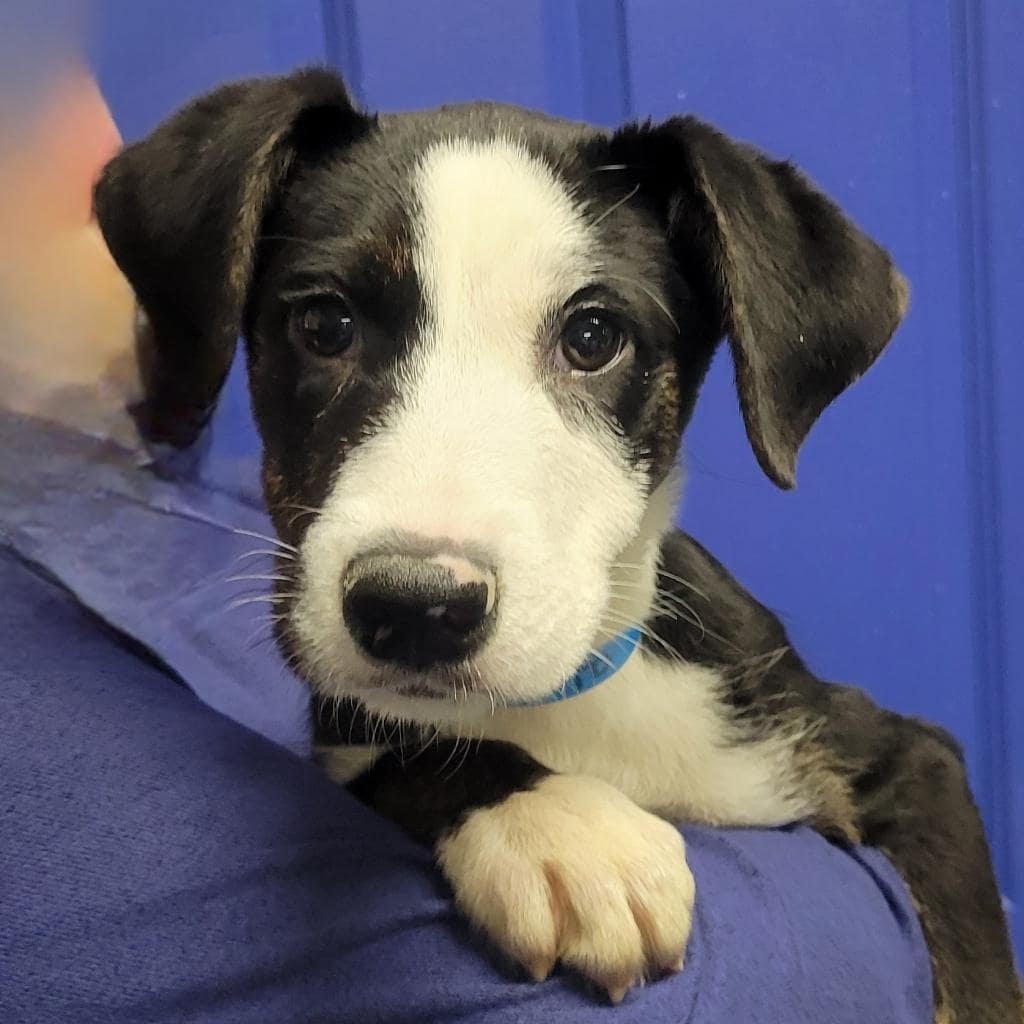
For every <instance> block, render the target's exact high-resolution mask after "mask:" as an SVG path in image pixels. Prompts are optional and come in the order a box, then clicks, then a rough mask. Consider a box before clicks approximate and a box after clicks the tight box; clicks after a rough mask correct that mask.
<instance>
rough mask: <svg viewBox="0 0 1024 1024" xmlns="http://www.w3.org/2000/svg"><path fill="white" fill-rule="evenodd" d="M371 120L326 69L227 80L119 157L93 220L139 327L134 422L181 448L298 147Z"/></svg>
mask: <svg viewBox="0 0 1024 1024" xmlns="http://www.w3.org/2000/svg"><path fill="white" fill-rule="evenodd" d="M372 124H373V120H372V119H371V118H368V117H367V116H365V115H363V114H361V113H359V112H357V111H356V110H355V108H354V107H353V105H352V103H351V101H350V99H349V97H348V93H347V92H346V90H345V86H344V83H343V82H342V81H341V79H339V78H338V77H337V76H336V75H334V74H333V73H331V72H329V71H326V70H320V69H309V70H306V71H300V72H297V73H296V74H293V75H290V76H288V77H287V78H268V79H254V80H252V81H246V82H238V83H235V84H232V85H226V86H223V87H221V88H220V89H217V90H216V91H214V92H212V93H210V94H209V95H207V96H204V97H202V98H200V99H198V100H196V101H195V102H193V103H191V104H190V105H189V106H187V107H185V108H184V109H182V110H181V111H180V112H178V113H177V114H175V115H174V116H173V117H171V118H170V119H169V120H167V121H165V122H164V123H163V124H162V125H160V126H159V127H158V128H157V129H156V130H155V131H154V132H153V133H152V134H151V135H149V136H147V137H146V138H145V139H143V140H142V141H141V142H137V143H135V144H134V145H132V146H129V147H128V148H127V149H125V150H123V151H122V152H121V153H120V154H119V155H118V156H116V157H115V158H114V159H113V160H112V161H111V162H110V163H109V164H108V165H107V167H106V169H105V170H104V172H103V175H102V177H101V178H100V181H99V183H98V184H97V186H96V190H95V196H94V201H95V209H96V214H97V217H98V219H99V224H100V228H101V230H102V231H103V235H104V237H105V238H106V241H107V245H108V246H109V247H110V251H111V253H112V254H113V256H114V259H115V260H116V261H117V264H118V266H120V268H121V270H122V271H123V272H124V274H125V276H126V277H127V278H128V280H129V282H130V283H131V285H132V287H133V288H134V290H135V294H136V296H137V297H138V300H139V304H140V305H141V307H142V309H143V311H144V312H145V314H146V319H147V320H148V326H146V328H145V329H144V330H143V331H141V332H140V336H139V346H140V352H139V356H140V363H141V367H142V374H143V382H144V385H145V395H146V397H145V399H144V400H143V402H142V403H141V404H140V406H139V407H138V408H136V409H135V410H134V411H135V414H136V418H137V419H138V420H139V423H140V427H141V429H142V431H143V434H144V435H145V436H146V437H147V438H148V439H149V440H152V441H165V442H170V443H172V444H175V445H177V446H179V447H182V446H184V445H186V444H189V443H191V441H193V440H194V439H195V438H196V436H197V435H198V434H199V432H200V431H201V430H202V427H203V425H204V424H205V422H206V420H207V419H208V418H209V414H210V411H211V410H212V407H213V404H214V402H215V400H216V397H217V393H218V391H219V390H220V387H221V384H222V383H223V381H224V377H225V375H226V374H227V371H228V368H229V367H230V365H231V360H232V357H233V355H234V350H235V343H236V339H237V335H238V332H239V328H240V323H241V318H242V312H243V309H244V306H245V301H246V296H247V292H248V289H249V283H250V279H251V276H252V272H253V263H254V257H255V249H256V245H257V242H258V238H259V233H260V226H261V224H262V222H263V219H264V217H265V215H266V213H267V211H268V209H269V207H270V205H271V203H272V202H273V201H274V198H275V197H276V195H277V194H278V193H279V191H280V189H281V187H282V185H283V184H284V182H285V180H286V178H287V175H288V172H289V169H290V167H291V166H292V164H293V163H294V162H295V160H296V159H302V158H303V157H304V156H307V155H312V154H313V153H315V152H320V151H322V150H323V149H324V148H325V147H330V146H333V145H335V144H344V143H345V142H347V141H351V140H352V139H353V138H355V137H357V136H358V135H359V134H361V133H362V132H364V131H366V130H367V128H369V127H370V126H372Z"/></svg>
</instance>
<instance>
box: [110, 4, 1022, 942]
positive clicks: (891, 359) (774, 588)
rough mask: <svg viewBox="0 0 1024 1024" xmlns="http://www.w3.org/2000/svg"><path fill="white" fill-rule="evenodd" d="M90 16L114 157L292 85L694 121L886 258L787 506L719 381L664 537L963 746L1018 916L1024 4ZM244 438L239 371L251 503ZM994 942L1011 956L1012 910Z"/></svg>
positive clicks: (229, 418)
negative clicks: (192, 107)
mask: <svg viewBox="0 0 1024 1024" xmlns="http://www.w3.org/2000/svg"><path fill="white" fill-rule="evenodd" d="M100 6H101V10H102V12H103V18H102V21H101V24H100V27H99V31H98V33H97V37H96V46H95V53H96V62H97V66H98V68H99V70H100V75H101V80H102V82H103V85H104V87H105V90H106V92H107V95H108V97H109V99H110V101H111V103H112V105H113V107H114V111H115V114H116V116H117V118H118V120H119V123H120V124H121V126H122V130H123V131H124V132H125V134H126V135H127V136H128V137H134V136H137V135H139V134H141V133H142V132H144V131H145V130H146V129H147V128H149V127H150V126H151V125H152V124H153V123H154V122H155V121H156V120H157V118H159V117H160V116H162V115H164V114H165V113H167V112H169V111H170V110H171V109H172V108H173V107H174V106H175V105H177V104H178V103H180V102H182V101H184V100H185V99H186V98H188V97H189V96H190V95H192V94H194V93H195V92H197V91H199V90H202V89H206V88H208V87H209V86H211V85H213V84H215V83H216V82H219V81H223V80H225V79H229V78H232V77H237V76H240V75H250V74H261V73H267V72H273V71H283V70H287V69H289V68H290V67H292V66H294V65H295V64H297V63H302V62H310V61H318V62H319V61H328V62H331V63H334V64H336V65H338V66H339V67H341V68H342V69H343V70H345V71H346V73H347V74H348V75H349V77H350V81H351V84H352V86H353V88H354V89H355V91H356V93H357V95H359V97H360V98H361V99H362V100H363V101H364V102H365V103H367V104H368V105H369V106H371V107H379V108H387V109H394V108H408V107H422V106H429V105H432V104H435V103H439V102H442V101H453V100H463V99H473V98H481V97H486V98H493V99H504V100H510V101H513V102H519V103H524V104H528V105H530V106H535V107H541V108H544V109H546V110H549V111H552V112H554V113H558V114H562V115H565V116H569V117H578V118H585V119H588V120H593V121H598V122H602V123H606V124H614V123H616V122H618V121H620V120H622V119H623V118H626V117H630V116H647V115H648V114H650V115H653V116H655V117H663V116H666V115H668V114H671V113H674V112H678V111H682V110H685V111H693V112H696V113H699V114H701V115H703V116H705V117H707V118H709V119H711V120H713V121H716V122H717V123H718V124H719V125H721V127H723V128H724V129H726V130H727V131H729V132H732V133H734V134H737V135H740V136H743V137H745V138H748V139H750V140H752V141H754V142H757V143H759V144H760V145H762V146H764V147H765V148H767V149H769V150H771V151H772V152H774V153H776V154H778V155H781V156H786V157H790V158H792V159H794V160H796V161H797V162H798V163H800V164H801V165H802V166H803V167H804V168H805V169H806V170H807V171H808V172H809V173H810V174H811V175H812V176H813V177H814V178H816V179H817V180H818V181H819V182H820V183H821V184H822V185H823V186H824V187H825V188H826V189H827V190H828V191H829V192H831V193H832V194H833V195H834V196H835V197H836V198H837V199H838V200H839V201H840V202H841V203H842V204H843V205H844V206H845V207H846V208H847V209H848V210H849V211H850V212H851V213H852V214H853V215H854V216H855V218H856V219H857V220H858V221H859V222H860V223H861V224H862V225H863V226H864V227H865V228H867V229H868V230H869V231H870V232H872V233H873V234H874V235H875V236H876V237H878V238H879V239H880V240H881V241H882V242H884V243H885V244H886V245H887V246H888V247H889V248H890V249H891V250H892V251H893V253H894V254H895V256H896V258H897V261H898V262H899V263H900V265H901V266H902V268H903V269H904V271H905V272H906V273H907V275H908V277H909V278H910V280H911V282H912V285H913V302H912V309H911V313H910V315H909V317H908V318H907V321H906V323H905V325H904V326H903V327H902V328H901V329H900V331H899V333H898V335H897V338H896V341H895V342H894V344H893V345H892V347H891V349H890V351H889V353H888V354H887V355H886V356H885V357H884V358H883V360H882V361H881V363H880V365H879V366H878V367H877V368H876V369H875V370H874V371H872V372H871V373H870V374H869V375H868V376H867V378H866V379H865V380H864V381H863V382H861V383H860V384H858V385H857V386H856V387H855V388H854V389H853V390H852V391H851V392H850V393H849V394H847V395H846V396H844V398H843V399H842V400H841V401H840V403H839V404H838V405H837V406H836V407H835V408H834V409H833V410H830V411H829V412H828V413H827V414H826V415H825V417H824V419H823V420H822V422H821V423H820V424H819V426H818V428H817V429H816V431H815V433H814V435H813V436H812V438H811V440H810V442H809V443H808V445H807V447H806V449H805V452H804V455H803V458H802V462H801V467H800V488H799V490H798V491H797V493H795V494H782V493H779V492H777V491H775V490H773V489H772V487H771V486H770V485H769V484H768V483H767V481H765V480H764V479H763V478H762V476H761V474H760V472H759V471H758V469H757V467H756V465H755V462H754V460H753V457H752V455H751V452H750V450H749V448H748V446H747V443H746V440H745V437H744V434H743V431H742V424H741V421H740V417H739V413H738V410H737V406H736V400H735V397H734V394H733V391H732V387H731V379H730V374H731V369H730V366H729V365H728V362H727V360H726V359H724V358H723V359H719V361H718V362H717V363H716V365H715V367H714V369H713V372H712V375H711V378H710V380H709V383H708V386H707V388H706V390H705V394H704V398H703V402H702V404H701V405H700V407H699V410H698V413H697V416H696V419H695V422H694V424H693V426H692V428H691V430H690V433H689V437H688V444H687V463H688V466H689V484H688V493H687V500H686V503H685V510H684V513H683V517H682V522H683V525H684V526H685V527H686V528H687V529H688V530H689V531H690V532H692V533H694V534H695V535H696V536H697V537H698V538H700V539H701V540H702V541H703V542H704V543H706V544H708V545H709V546H710V547H711V549H712V550H714V551H715V552H716V554H718V555H719V557H721V558H722V559H723V560H724V561H725V562H726V563H727V564H728V565H729V566H730V567H731V569H732V570H733V571H734V572H735V573H736V574H737V575H738V576H739V578H740V579H741V580H743V581H744V582H745V583H746V584H747V585H748V586H750V587H751V588H752V589H753V590H754V591H755V592H756V593H757V594H758V595H759V596H760V597H761V598H762V600H764V601H765V602H766V603H767V604H769V605H770V606H772V607H773V608H775V609H776V610H777V611H778V612H779V613H780V614H781V615H782V617H783V619H784V620H785V621H786V623H787V625H788V627H789V629H790V631H791V634H792V636H793V638H794V640H795V642H796V644H797V646H798V647H799V649H800V650H801V651H802V652H804V653H805V655H806V656H807V658H808V660H809V661H810V663H811V665H812V666H813V667H814V668H815V669H816V670H817V671H818V672H819V673H821V674H823V675H825V676H827V677H830V678H834V679H839V680H843V681H850V682H856V683H859V684H861V685H864V686H866V687H867V688H868V689H870V690H871V691H872V692H873V693H874V694H875V695H876V696H877V697H878V699H879V700H881V701H883V702H884V703H886V704H888V705H890V706H892V707H894V708H896V709H897V710H900V711H904V712H912V713H915V714H920V715H924V716H927V717H929V718H932V719H934V720H936V721H939V722H941V723H943V724H944V725H946V726H947V727H948V728H950V729H951V730H952V731H953V732H954V733H956V734H957V735H958V736H959V737H960V739H961V740H962V741H963V742H964V744H965V746H966V748H967V751H968V755H969V761H970V768H971V774H972V778H973V783H974V786H975V790H976V792H977V794H978V798H979V802H980V803H981V805H982V809H983V812H984V814H985V817H986V820H987V822H988V827H989V831H990V836H991V839H992V844H993V849H994V851H995V857H996V862H997V867H998V870H999V875H1000V879H1001V882H1002V885H1003V889H1004V892H1005V893H1006V894H1007V898H1008V900H1009V901H1010V902H1011V905H1012V903H1013V901H1015V900H1019V899H1024V840H1022V834H1021V830H1022V829H1024V691H1022V687H1024V632H1022V631H1021V629H1019V628H1015V626H1017V627H1019V626H1021V625H1024V528H1022V526H1021V522H1022V519H1021V513H1020V511H1019V510H1021V509H1024V456H1022V455H1021V454H1020V452H1019V450H1018V448H1019V446H1020V444H1021V443H1022V442H1024V413H1022V411H1021V404H1020V402H1019V401H1018V399H1017V396H1016V392H1019V390H1020V387H1021V384H1022V383H1024V346H1022V345H1021V343H1020V338H1019V330H1020V328H1019V305H1020V304H1019V296H1020V294H1021V288H1022V285H1021V280H1022V274H1021V270H1020V253H1021V251H1022V250H1024V178H1022V174H1021V170H1020V168H1021V166H1022V165H1024V159H1022V158H1024V88H1022V86H1024V73H1022V70H1021V68H1022V62H1021V61H1020V59H1019V55H1018V53H1017V52H1016V51H1017V48H1018V44H1017V43H1016V42H1015V41H1018V40H1020V39H1021V38H1022V37H1024V5H1022V4H1020V3H1019V0H833V2H829V3H823V2H821V0H776V2H775V3H772V4H765V3H761V2H758V0H716V2H715V3H714V4H708V3H700V4H696V3H679V2H678V0H579V2H575V3H574V2H569V0H489V2H486V3H482V2H480V0H324V2H322V3H321V2H315V0H221V2H218V3H209V2H206V0H190V2H182V0H147V2H146V3H144V4H139V3H137V2H134V0H108V2H105V3H102V4H101V5H100ZM722 355H723V356H724V352H723V353H722ZM254 443H255V442H254V438H253V434H252V429H251V425H250V424H249V422H248V413H247V403H246V398H245V393H244V388H243V387H242V385H241V380H240V374H236V375H235V377H234V379H233V381H232V384H231V387H230V388H229V389H228V394H227V395H226V399H225V402H224V404H223V406H222V408H221V410H220V413H219V415H218V419H217V422H216V425H215V436H214V459H213V462H212V463H211V467H210V469H209V470H208V472H209V473H210V474H211V479H212V480H215V481H216V482H217V483H218V484H219V485H221V486H227V487H229V488H231V489H233V490H236V491H239V492H241V493H245V494H248V495H255V493H256V484H255V461H254V458H253V449H254ZM1011 909H1012V907H1011ZM1014 927H1015V933H1016V938H1017V944H1018V948H1019V949H1024V913H1020V914H1017V913H1014Z"/></svg>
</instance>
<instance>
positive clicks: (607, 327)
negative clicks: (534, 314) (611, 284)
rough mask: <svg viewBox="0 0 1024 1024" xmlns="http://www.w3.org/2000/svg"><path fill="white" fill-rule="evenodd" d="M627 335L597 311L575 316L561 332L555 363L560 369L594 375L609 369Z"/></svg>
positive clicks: (616, 323)
mask: <svg viewBox="0 0 1024 1024" xmlns="http://www.w3.org/2000/svg"><path fill="white" fill-rule="evenodd" d="M627 340H628V339H627V337H626V332H625V331H624V330H623V329H622V327H620V326H619V324H618V322H617V321H616V320H615V319H614V318H613V317H611V316H609V315H608V314H607V313H605V312H603V311H602V310H599V309H585V310H581V311H580V312H579V313H574V314H573V315H572V317H570V318H569V321H568V323H567V324H566V325H565V327H564V328H563V330H562V337H561V338H560V339H559V343H558V355H557V361H558V364H559V366H561V367H562V368H563V369H568V370H577V371H579V372H580V373H596V372H597V371H598V370H603V369H605V368H606V367H608V366H610V365H611V364H612V363H613V362H614V361H615V360H616V359H617V358H618V357H619V355H620V354H621V353H622V351H623V349H624V348H625V347H626V342H627Z"/></svg>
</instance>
